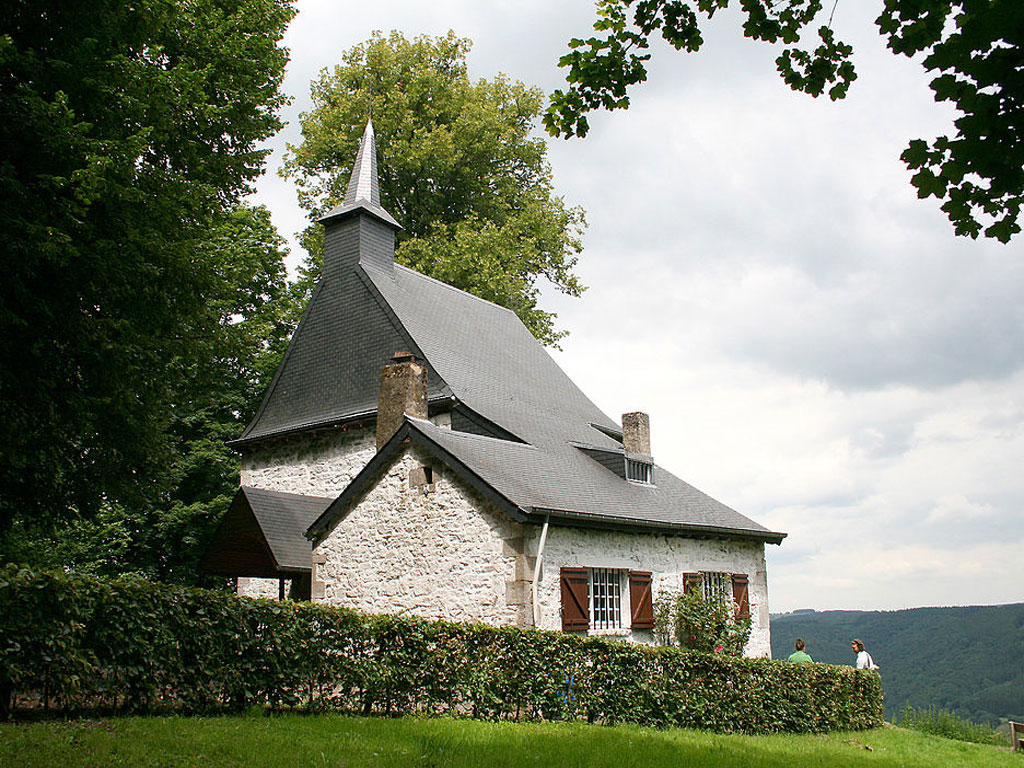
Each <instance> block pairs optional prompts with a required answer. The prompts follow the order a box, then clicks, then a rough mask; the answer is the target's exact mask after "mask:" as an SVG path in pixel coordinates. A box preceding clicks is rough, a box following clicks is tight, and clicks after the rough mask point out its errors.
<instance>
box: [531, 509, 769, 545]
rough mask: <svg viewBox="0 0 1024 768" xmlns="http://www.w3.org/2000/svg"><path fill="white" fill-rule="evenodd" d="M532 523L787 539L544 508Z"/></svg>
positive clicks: (533, 513)
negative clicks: (548, 522) (562, 523)
mask: <svg viewBox="0 0 1024 768" xmlns="http://www.w3.org/2000/svg"><path fill="white" fill-rule="evenodd" d="M529 515H530V517H531V518H532V519H531V522H543V521H544V519H545V518H548V519H550V520H551V521H552V522H556V524H557V521H564V522H566V523H570V524H572V525H573V526H574V527H585V528H603V529H613V530H621V531H632V532H638V533H652V532H660V533H673V534H677V535H685V536H694V537H702V538H704V537H706V538H717V539H742V540H747V541H750V540H753V541H762V542H764V543H766V544H781V543H782V540H783V539H784V538H786V536H788V534H786V533H779V532H776V531H754V530H747V529H743V528H726V527H722V526H714V525H694V524H692V523H672V522H669V521H658V520H640V519H638V518H622V517H619V516H617V515H604V514H600V513H593V512H578V511H574V510H567V509H544V508H542V507H532V508H531V509H530V510H529Z"/></svg>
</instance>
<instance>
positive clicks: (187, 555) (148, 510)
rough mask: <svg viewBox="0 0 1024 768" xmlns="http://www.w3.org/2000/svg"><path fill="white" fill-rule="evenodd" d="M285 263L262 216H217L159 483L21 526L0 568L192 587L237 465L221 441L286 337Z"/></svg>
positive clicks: (252, 400)
mask: <svg viewBox="0 0 1024 768" xmlns="http://www.w3.org/2000/svg"><path fill="white" fill-rule="evenodd" d="M285 255H286V251H285V246H284V242H283V241H282V239H281V238H280V236H279V235H278V234H277V231H276V230H275V229H274V227H273V225H272V223H271V221H270V214H269V212H268V211H267V210H266V209H265V208H252V207H247V206H239V207H237V208H235V209H234V210H232V211H229V212H228V213H226V214H224V215H222V216H219V217H217V219H216V220H215V221H214V222H213V223H212V224H211V226H210V227H209V228H208V230H207V233H206V235H205V238H204V240H203V241H202V243H200V244H199V245H198V246H197V253H196V256H197V258H200V259H202V261H203V262H204V263H205V264H207V265H208V266H209V267H210V268H211V269H212V271H213V275H214V277H215V280H214V282H213V285H212V286H211V290H209V291H208V292H207V294H206V302H205V304H204V305H203V306H202V307H201V308H199V309H198V310H197V313H196V315H194V316H193V317H191V318H189V324H190V326H191V327H192V328H194V329H195V332H194V334H193V335H195V336H196V337H197V338H198V340H197V346H198V350H197V351H196V353H195V354H194V355H193V356H192V359H191V360H190V361H188V363H187V364H188V368H187V371H186V374H187V375H186V376H185V377H183V378H182V379H181V380H180V381H178V382H177V384H176V387H175V389H174V392H173V393H172V396H171V400H172V402H173V403H174V407H173V409H172V412H171V417H170V419H169V421H168V424H167V427H166V436H167V438H168V439H169V441H170V446H169V450H168V459H167V462H166V463H165V464H164V466H163V469H162V473H161V478H160V482H159V483H158V484H157V483H154V484H153V485H152V486H151V491H152V492H151V493H150V494H149V495H147V497H146V498H145V499H143V500H141V501H139V502H137V503H134V504H126V503H119V502H110V503H106V504H103V505H101V506H100V508H99V509H98V510H97V512H96V514H94V515H92V516H88V517H85V516H81V515H78V516H75V517H73V518H72V519H70V520H66V521H65V522H64V523H63V524H62V525H60V526H57V527H56V528H53V527H52V526H51V525H50V524H49V523H50V521H47V520H44V521H41V522H39V523H35V522H34V521H32V520H19V521H17V522H15V524H14V527H13V528H12V529H11V530H10V531H8V535H7V536H6V540H5V542H4V547H3V548H2V549H0V555H2V556H3V557H0V559H8V560H13V561H16V562H31V563H34V564H37V565H39V566H43V567H51V568H71V569H74V570H76V571H80V572H87V573H95V574H99V575H107V576H115V575H121V574H125V573H135V574H138V575H141V576H145V577H148V578H154V579H159V580H162V581H174V582H179V583H197V581H198V580H199V578H200V577H199V575H198V573H197V566H198V561H199V558H200V556H201V555H202V552H203V549H204V547H205V546H206V544H207V542H208V541H209V538H210V535H211V534H212V530H213V528H214V527H215V526H216V524H217V522H218V521H219V519H220V517H221V516H222V515H223V514H224V512H225V511H226V510H227V508H228V504H229V503H230V501H231V498H232V496H233V495H234V493H235V491H236V490H237V489H238V457H237V456H236V455H234V454H233V453H232V452H231V450H230V449H229V448H228V447H227V445H226V441H228V440H230V439H233V438H235V437H237V436H238V434H239V433H240V432H241V430H242V428H243V427H244V426H245V424H246V423H247V422H248V420H249V419H250V418H251V417H252V415H253V413H254V412H255V410H256V408H257V407H258V405H259V400H260V397H261V396H262V394H263V390H264V389H265V387H266V385H267V383H268V382H269V381H270V379H271V377H273V375H274V371H275V370H276V368H277V364H278V362H279V361H280V359H281V357H282V355H283V353H284V347H285V345H286V342H287V338H288V335H289V333H290V331H291V330H292V328H291V326H290V325H289V324H288V323H287V321H286V317H287V316H288V315H289V314H290V312H289V308H290V305H289V303H288V300H287V299H288V291H287V283H286V281H285V266H284V258H285ZM200 332H201V333H200ZM185 362H186V361H175V364H180V365H184V364H185Z"/></svg>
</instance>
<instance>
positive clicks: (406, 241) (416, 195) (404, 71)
mask: <svg viewBox="0 0 1024 768" xmlns="http://www.w3.org/2000/svg"><path fill="white" fill-rule="evenodd" d="M469 48H470V41H468V40H465V39H460V38H457V37H456V36H455V35H454V33H449V34H448V35H447V36H446V37H437V38H435V37H427V36H423V37H418V38H416V39H414V40H411V41H410V40H407V39H406V38H405V37H403V36H402V35H401V34H399V33H397V32H392V33H391V35H390V36H388V37H384V36H382V35H381V34H379V33H377V34H375V35H374V36H373V37H372V38H371V39H370V40H369V41H367V42H365V43H363V44H362V45H358V46H355V47H354V48H352V49H351V50H349V51H347V52H346V53H345V54H344V55H343V56H342V63H341V64H340V65H338V66H337V67H335V68H334V69H333V70H329V71H328V70H325V71H324V72H323V73H321V75H320V77H319V78H318V79H317V80H316V81H315V82H314V83H313V86H312V95H313V103H314V107H313V109H312V111H310V112H309V113H306V114H304V115H303V116H302V136H303V140H302V143H301V144H299V145H298V146H293V147H290V156H289V157H288V160H287V161H286V164H285V174H286V175H287V176H289V177H292V178H294V179H295V180H296V182H297V183H298V187H299V200H300V202H301V203H302V205H303V207H304V208H305V209H306V210H307V211H309V212H310V214H311V216H312V217H313V218H318V217H319V216H322V215H323V214H324V213H326V211H328V210H329V209H330V208H331V207H333V206H334V205H335V204H337V203H338V202H340V201H341V200H342V199H343V198H344V195H345V189H346V185H347V183H348V178H349V174H350V171H351V163H352V158H353V157H354V156H355V151H356V147H357V146H358V142H359V137H360V135H361V134H362V131H363V126H364V125H365V123H366V118H367V114H368V112H370V110H371V107H372V116H373V126H374V130H375V132H376V136H377V149H378V152H379V154H380V163H379V168H380V186H381V198H382V202H383V205H384V207H385V208H386V209H387V210H388V211H389V212H390V213H391V214H392V215H394V216H395V218H396V219H397V220H398V221H399V223H400V224H401V225H402V226H403V228H404V229H403V231H402V232H400V233H399V235H398V247H397V252H396V258H397V259H398V261H399V262H401V263H404V264H406V265H408V266H411V267H413V268H414V269H417V270H419V271H421V272H423V273H425V274H428V275H431V276H432V277H436V278H438V279H440V280H443V281H445V282H448V283H451V284H453V285H455V286H456V287H459V288H462V289H464V290H467V291H469V292H471V293H474V294H476V295H478V296H481V297H483V298H485V299H488V300H491V301H494V302H497V303H498V304H502V305H503V306H506V307H509V308H510V309H512V310H514V311H515V312H516V313H517V314H518V315H519V317H520V318H522V320H523V321H524V322H525V323H526V325H527V327H528V328H530V330H531V331H532V332H533V333H534V335H535V336H537V338H539V339H541V340H542V341H544V342H545V343H548V344H551V343H554V342H555V341H557V339H559V338H560V337H561V336H562V335H564V334H563V332H562V331H559V330H557V329H556V328H555V325H554V320H555V316H554V314H552V313H550V312H546V311H544V310H542V309H540V308H539V307H538V306H537V299H538V285H537V283H538V280H539V279H540V278H544V279H546V280H548V281H549V282H550V283H551V284H552V285H553V286H554V287H555V288H557V289H558V290H559V291H562V292H563V293H566V294H569V295H572V296H576V295H579V293H580V292H581V291H582V286H581V285H580V283H579V282H578V280H577V278H576V276H575V275H574V274H573V266H574V265H575V263H576V258H577V254H578V253H579V252H580V250H581V247H582V246H581V244H580V240H579V236H580V233H581V231H582V227H583V225H584V221H583V213H582V211H581V210H580V209H579V208H569V207H566V205H565V204H564V202H563V201H562V199H561V198H560V197H558V196H556V195H555V193H554V189H553V187H552V181H551V168H550V165H549V164H548V162H547V159H546V151H547V148H546V145H545V143H544V141H543V139H540V138H537V137H534V136H531V131H532V130H533V128H534V126H535V124H536V120H537V118H538V116H539V113H540V109H541V104H542V100H543V95H542V93H541V92H540V91H539V90H537V89H535V88H527V87H526V86H524V85H523V84H522V83H519V82H512V81H509V80H507V79H506V78H504V77H500V76H499V77H497V78H495V79H494V80H490V81H488V80H478V81H476V82H471V81H470V79H469V77H468V76H467V73H466V54H467V52H468V51H469ZM322 237H323V235H322V232H321V228H320V227H319V226H318V225H314V226H311V227H310V228H309V229H308V230H307V231H306V232H305V235H304V245H305V246H306V248H307V250H308V251H309V253H310V257H309V259H308V260H307V262H306V265H305V267H304V271H303V279H302V280H301V281H300V283H299V288H300V290H302V291H304V292H306V293H308V292H309V291H310V290H311V287H312V285H313V283H315V280H316V278H317V277H318V276H319V270H320V262H321V258H322Z"/></svg>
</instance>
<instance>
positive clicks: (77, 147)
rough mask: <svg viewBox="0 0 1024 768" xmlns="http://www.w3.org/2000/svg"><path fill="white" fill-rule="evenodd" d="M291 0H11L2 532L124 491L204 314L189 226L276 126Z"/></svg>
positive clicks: (220, 209)
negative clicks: (21, 522) (16, 523)
mask: <svg viewBox="0 0 1024 768" xmlns="http://www.w3.org/2000/svg"><path fill="white" fill-rule="evenodd" d="M290 2H291V0H188V1H187V2H185V1H184V0H181V1H177V0H136V2H132V3H125V2H122V0H92V1H91V2H88V3H83V2H66V0H31V1H29V0H15V2H13V3H8V4H7V5H6V6H5V11H4V21H3V31H2V34H0V190H2V198H3V205H0V242H2V243H3V249H4V274H3V277H2V279H0V338H2V339H3V343H2V344H0V413H3V418H4V430H5V434H4V439H3V440H2V441H0V532H2V531H3V529H4V528H5V527H8V526H9V524H10V523H11V521H12V520H13V519H14V518H15V517H18V518H21V519H23V520H24V519H29V520H34V521H35V522H36V523H38V522H39V521H40V520H43V519H54V518H56V517H59V516H60V515H61V514H62V513H69V514H72V515H78V516H82V517H86V518H87V517H89V516H90V515H91V514H93V513H95V512H96V511H97V510H100V509H107V508H110V506H111V505H117V504H127V505H129V506H131V507H133V508H139V507H140V506H141V505H142V504H144V503H146V501H147V500H148V499H150V497H151V496H152V493H153V488H154V485H153V482H152V481H153V480H154V478H156V477H158V476H160V475H165V474H166V472H165V468H166V466H167V465H168V463H169V461H170V456H171V455H172V453H171V444H172V437H171V436H170V434H169V432H168V427H169V425H170V424H172V423H173V422H174V421H175V420H176V419H177V418H178V413H179V411H177V410H175V409H176V408H178V405H176V398H177V397H178V395H179V394H180V393H181V392H182V391H183V390H184V388H185V383H186V382H187V381H188V379H189V377H190V376H192V374H193V372H194V370H195V366H196V365H197V364H198V363H197V360H199V359H200V358H201V356H202V355H203V354H206V352H207V350H206V348H205V341H206V340H207V339H208V337H209V336H210V335H211V334H212V333H215V332H216V325H217V320H216V313H210V312H208V311H206V310H207V307H208V304H209V302H210V300H211V297H216V295H217V292H218V291H219V290H220V278H219V277H218V269H219V268H220V267H219V265H217V264H216V263H215V262H213V261H212V260H211V259H210V258H208V257H207V254H206V253H205V251H204V245H203V244H204V243H205V242H206V241H207V236H208V230H209V226H210V224H211V222H212V221H214V220H215V219H216V217H218V216H222V215H224V211H226V210H227V209H228V208H229V207H230V206H231V204H232V203H233V201H234V200H236V199H237V198H238V196H239V194H241V193H243V192H244V191H245V190H246V189H247V188H248V184H249V182H250V181H251V180H252V179H254V178H255V177H256V176H257V175H258V174H259V173H260V172H261V170H262V165H263V158H264V155H265V151H264V150H261V149H259V147H258V143H259V142H260V141H261V140H263V139H265V138H267V137H269V136H271V135H272V134H273V133H274V132H275V131H277V130H278V128H279V127H280V122H279V120H278V118H277V115H276V112H277V109H278V108H279V107H280V105H281V104H282V102H283V97H282V95H281V94H280V91H279V85H280V82H281V79H282V77H283V72H284V65H285V63H286V60H287V54H286V51H285V50H284V49H282V48H281V47H280V45H279V43H280V40H281V37H282V35H283V33H284V29H285V27H286V25H287V23H288V21H289V19H290V18H291V16H292V10H291V7H290Z"/></svg>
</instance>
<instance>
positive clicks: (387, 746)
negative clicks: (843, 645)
mask: <svg viewBox="0 0 1024 768" xmlns="http://www.w3.org/2000/svg"><path fill="white" fill-rule="evenodd" d="M866 747H870V750H869V749H867V748H866ZM0 765H3V766H7V767H9V768H33V767H34V766H47V767H49V766H55V765H56V766H76V767H77V766H115V765H128V766H133V767H136V766H137V767H139V768H141V767H142V766H193V765H211V766H246V767H249V766H252V767H254V768H255V767H257V766H273V767H274V768H282V766H349V767H352V768H355V767H357V766H396V767H397V766H403V767H404V766H434V767H436V768H442V766H453V767H454V766H460V767H461V766H467V767H471V766H481V767H484V766H486V768H492V767H494V768H499V767H500V766H510V767H512V766H516V767H517V768H518V767H519V766H560V767H561V766H565V767H566V768H568V767H569V766H587V767H588V768H589V767H590V766H593V767H595V768H600V767H601V766H608V768H629V766H637V768H640V767H641V766H643V768H657V767H658V766H665V767H666V768H668V767H669V766H671V768H679V766H682V765H685V766H687V768H705V767H706V768H730V766H737V767H740V766H742V768H791V767H795V768H802V767H804V766H829V767H831V766H850V767H851V768H859V767H860V766H863V767H864V768H886V767H887V766H894V767H895V766H901V768H918V766H921V767H922V768H923V767H924V766H947V765H956V766H961V767H962V768H989V766H991V767H992V768H996V767H997V766H1017V767H1018V768H1020V767H1021V766H1024V758H1022V757H1021V756H1020V755H1015V754H1012V753H1010V752H1009V751H1008V749H1000V748H996V747H985V746H979V745H975V744H965V743H962V742H956V741H949V740H947V739H941V738H937V737H931V736H926V735H923V734H920V733H917V732H914V731H905V730H903V729H900V728H888V727H887V728H881V729H877V730H874V731H864V732H856V733H834V734H828V735H779V736H720V735H715V734H708V733H702V732H696V731H681V730H675V731H656V730H651V729H643V728H633V727H618V728H605V727H601V726H586V725H580V724H554V725H551V724H547V725H534V724H512V723H485V722H476V721H465V720H421V719H411V718H410V719H400V720H380V719H362V718H353V717H343V716H340V715H321V716H304V715H278V716H274V717H261V716H258V717H214V718H179V717H167V718H124V719H111V720H100V721H75V722H70V723H61V722H49V723H27V724H26V723H20V724H4V725H0Z"/></svg>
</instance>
